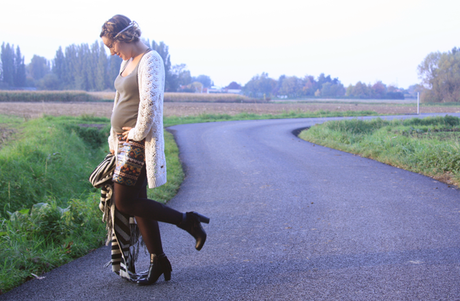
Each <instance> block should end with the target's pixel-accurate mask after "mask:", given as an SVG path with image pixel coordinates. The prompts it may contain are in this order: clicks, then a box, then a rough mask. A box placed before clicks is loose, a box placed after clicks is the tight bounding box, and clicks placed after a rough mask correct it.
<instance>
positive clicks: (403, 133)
mask: <svg viewBox="0 0 460 301" xmlns="http://www.w3.org/2000/svg"><path fill="white" fill-rule="evenodd" d="M299 137H300V138H302V139H304V140H307V141H310V142H313V143H316V144H319V145H324V146H327V147H331V148H335V149H339V150H342V151H346V152H350V153H353V154H357V155H360V156H363V157H367V158H370V159H374V160H377V161H380V162H383V163H386V164H390V165H393V166H397V167H399V168H403V169H406V170H410V171H413V172H417V173H420V174H423V175H426V176H429V177H432V178H434V179H437V180H440V181H443V182H445V183H447V184H452V185H456V186H457V187H458V185H459V183H460V118H457V117H453V116H446V117H430V118H424V119H418V118H413V119H406V120H404V121H403V120H393V121H386V120H382V119H380V118H378V119H374V120H370V121H363V120H359V119H352V120H341V121H329V122H326V123H323V124H321V125H316V126H314V127H311V128H310V129H309V130H305V131H302V132H301V133H300V135H299Z"/></svg>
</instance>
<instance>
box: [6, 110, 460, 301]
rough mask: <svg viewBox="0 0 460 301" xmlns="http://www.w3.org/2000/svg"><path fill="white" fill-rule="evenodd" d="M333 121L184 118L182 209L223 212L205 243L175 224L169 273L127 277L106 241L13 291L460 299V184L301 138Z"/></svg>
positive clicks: (215, 216) (70, 295) (87, 296)
mask: <svg viewBox="0 0 460 301" xmlns="http://www.w3.org/2000/svg"><path fill="white" fill-rule="evenodd" d="M454 115H455V114H454ZM459 115H460V114H457V116H459ZM407 117H414V116H406V117H405V118H407ZM388 118H390V117H388ZM326 120H329V119H326V118H325V119H283V120H260V121H238V122H221V123H203V124H191V125H180V126H174V127H172V128H171V130H172V131H174V133H175V135H176V139H177V142H178V145H179V148H180V151H181V158H182V160H183V162H184V164H185V169H186V179H185V181H184V182H183V184H182V186H181V189H180V191H179V193H178V195H177V196H176V197H175V198H174V199H173V200H171V201H170V203H169V206H171V207H173V208H176V209H178V210H181V211H190V210H194V211H198V212H200V213H202V214H205V215H207V216H209V217H210V218H211V223H210V224H209V225H205V229H206V231H207V233H208V241H207V242H206V244H205V246H204V247H203V249H202V250H201V251H200V252H197V251H195V249H194V241H193V239H192V238H191V236H189V235H188V234H187V233H185V232H184V231H182V230H180V229H178V228H176V227H175V226H172V225H167V224H162V225H161V231H162V235H163V244H164V249H165V252H166V254H167V255H168V257H169V259H170V260H171V263H172V266H173V273H172V280H171V281H169V282H165V281H163V278H161V279H160V281H159V282H158V283H157V284H155V285H152V286H147V287H138V286H136V285H134V284H131V283H128V282H127V281H124V280H122V279H120V278H119V277H118V276H116V275H115V274H114V273H112V272H111V271H110V268H104V267H103V266H104V264H105V263H106V262H107V261H108V260H109V259H110V251H109V249H108V248H107V247H105V248H101V249H98V250H96V251H94V252H92V253H90V254H89V255H87V256H85V257H83V258H80V259H77V260H75V261H73V262H71V263H70V264H67V265H65V266H62V267H60V268H57V269H55V270H54V271H52V272H50V273H47V274H45V275H44V276H45V278H44V279H42V280H32V281H29V282H27V283H26V284H24V285H22V286H21V287H18V288H16V289H15V290H13V291H11V292H9V293H7V294H4V295H1V296H0V300H458V299H460V285H459V284H460V252H459V251H460V236H459V232H460V191H459V190H457V189H454V188H453V187H449V186H448V185H446V184H443V183H440V182H438V181H435V180H433V179H431V178H428V177H425V176H421V175H418V174H415V173H411V172H408V171H404V170H401V169H398V168H395V167H391V166H388V165H385V164H382V163H378V162H375V161H373V160H369V159H365V158H361V157H359V156H354V155H351V154H348V153H344V152H341V151H337V150H333V149H329V148H325V147H321V146H318V145H314V144H312V143H309V142H305V141H303V140H301V139H298V138H297V137H295V136H294V135H293V134H292V131H294V130H296V129H299V128H305V127H307V126H311V125H314V124H315V123H321V122H324V121H326ZM142 263H143V265H144V267H147V263H148V259H147V257H146V256H144V258H143V259H142Z"/></svg>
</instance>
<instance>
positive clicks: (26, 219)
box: [0, 115, 184, 293]
mask: <svg viewBox="0 0 460 301" xmlns="http://www.w3.org/2000/svg"><path fill="white" fill-rule="evenodd" d="M83 124H92V125H93V124H99V125H100V127H101V128H102V129H101V130H99V129H97V128H95V127H83V126H81V125H83ZM0 127H3V128H5V127H8V128H16V129H17V132H16V133H15V134H14V135H13V136H12V137H10V140H9V141H8V143H6V144H4V145H3V148H2V149H0V170H1V173H0V246H1V247H0V258H1V259H0V293H2V292H6V291H8V290H10V289H11V288H13V287H15V286H17V285H20V284H21V283H23V282H24V281H26V280H28V279H31V278H32V277H35V276H34V274H35V275H38V276H39V275H41V274H43V273H44V272H47V271H49V270H51V269H53V268H55V267H58V266H60V265H62V264H64V263H66V262H69V261H71V260H73V259H74V258H77V257H80V256H82V255H85V254H87V253H88V252H89V251H90V250H92V249H95V248H98V247H100V246H101V245H103V243H104V242H105V239H106V231H105V225H104V224H103V223H102V222H101V216H102V214H101V212H100V210H99V207H98V204H99V197H100V191H99V190H96V189H95V188H93V187H92V186H91V184H90V183H89V182H88V176H89V174H90V173H91V171H92V170H93V169H94V168H95V167H96V166H97V164H99V162H100V161H101V160H102V159H103V158H104V156H105V154H106V153H107V152H108V146H107V136H108V131H109V129H110V126H109V120H108V119H107V118H98V117H91V116H81V117H49V116H47V117H44V118H39V119H33V120H29V121H24V120H23V119H21V118H15V117H8V116H1V115H0ZM165 152H166V160H167V166H168V182H167V184H166V185H163V186H161V187H159V188H157V189H153V190H149V197H150V198H153V199H155V200H157V201H160V202H163V203H165V202H167V201H168V200H169V199H171V198H172V197H174V195H175V194H176V193H177V190H178V189H179V186H180V184H181V183H182V180H183V178H184V174H183V171H182V167H181V163H180V161H179V157H178V149H177V146H176V144H175V142H174V137H173V136H172V134H170V133H168V132H165Z"/></svg>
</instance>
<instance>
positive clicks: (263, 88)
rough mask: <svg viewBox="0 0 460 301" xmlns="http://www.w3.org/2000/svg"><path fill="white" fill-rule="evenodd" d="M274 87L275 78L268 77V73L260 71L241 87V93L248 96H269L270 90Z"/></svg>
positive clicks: (270, 94)
mask: <svg viewBox="0 0 460 301" xmlns="http://www.w3.org/2000/svg"><path fill="white" fill-rule="evenodd" d="M275 87H276V80H274V79H272V78H269V77H268V73H266V72H262V74H261V75H256V76H254V77H252V79H251V80H250V81H249V82H247V83H246V85H244V87H243V93H244V94H245V95H248V96H250V97H256V98H270V97H271V96H272V95H273V94H272V91H273V89H274V88H275Z"/></svg>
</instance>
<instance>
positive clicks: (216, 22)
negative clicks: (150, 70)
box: [0, 0, 460, 88]
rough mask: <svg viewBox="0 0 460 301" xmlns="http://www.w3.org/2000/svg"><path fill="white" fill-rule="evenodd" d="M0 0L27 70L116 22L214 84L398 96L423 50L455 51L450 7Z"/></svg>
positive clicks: (455, 17) (432, 2) (403, 1)
mask: <svg viewBox="0 0 460 301" xmlns="http://www.w3.org/2000/svg"><path fill="white" fill-rule="evenodd" d="M3 2H4V3H2V5H1V11H2V14H1V15H2V16H1V17H0V43H2V42H5V43H10V44H14V45H19V47H20V48H21V51H22V53H23V55H24V56H25V62H26V64H28V63H29V62H30V60H31V58H32V56H33V55H34V54H36V55H39V56H43V57H45V58H47V59H49V60H51V59H53V58H54V56H55V53H56V50H57V49H58V48H59V46H62V47H63V49H65V47H67V46H69V45H71V44H81V43H88V44H92V43H94V42H95V41H96V40H99V33H100V29H101V26H102V24H103V23H104V22H105V21H106V20H107V19H109V18H110V17H111V16H113V15H115V14H124V15H126V16H127V17H129V18H130V19H132V20H135V21H137V23H138V24H139V25H140V28H141V30H142V37H144V38H148V39H150V40H155V41H157V42H158V41H164V42H165V43H166V44H167V45H168V46H169V52H170V55H171V62H172V64H173V65H175V64H181V63H185V64H186V65H187V67H188V69H189V70H190V71H191V74H192V76H197V75H200V74H206V75H209V76H210V77H211V79H212V80H213V81H214V83H215V84H216V85H219V86H226V85H228V84H229V83H230V82H232V81H236V82H238V83H240V84H242V85H244V84H245V83H247V82H248V81H249V80H250V79H251V78H252V77H253V76H254V75H256V74H260V73H262V72H267V73H268V75H269V76H270V77H272V78H275V79H278V77H279V76H280V75H282V74H285V75H287V76H292V75H296V76H298V77H303V76H305V75H307V74H308V75H313V76H315V77H317V76H318V75H319V74H320V73H325V74H326V75H331V76H332V77H338V78H339V80H340V81H341V82H342V83H343V84H344V85H345V86H348V85H349V84H356V82H358V81H363V82H365V83H374V82H375V81H377V80H381V81H383V82H384V83H385V84H394V85H397V86H399V87H403V88H407V87H408V86H410V85H412V84H415V83H419V82H420V80H419V79H418V76H417V66H418V65H419V64H420V63H421V62H422V60H423V59H424V58H425V57H426V56H427V55H428V54H429V53H430V52H434V51H441V52H445V51H448V50H450V49H452V48H453V47H454V46H458V47H460V40H459V39H460V1H458V0H450V1H449V0H429V1H423V0H422V1H415V0H386V1H372V0H322V1H321V0H316V1H309V0H308V1H307V0H283V1H276V2H275V1H270V0H265V1H262V0H234V1H215V0H214V1H211V0H194V1H190V0H188V1H185V0H181V1H174V0H162V1H157V0H149V1H119V0H111V1H98V0H80V1H72V2H70V1H62V0H60V1H57V0H40V1H38V0H25V1H3ZM5 2H7V3H5Z"/></svg>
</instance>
